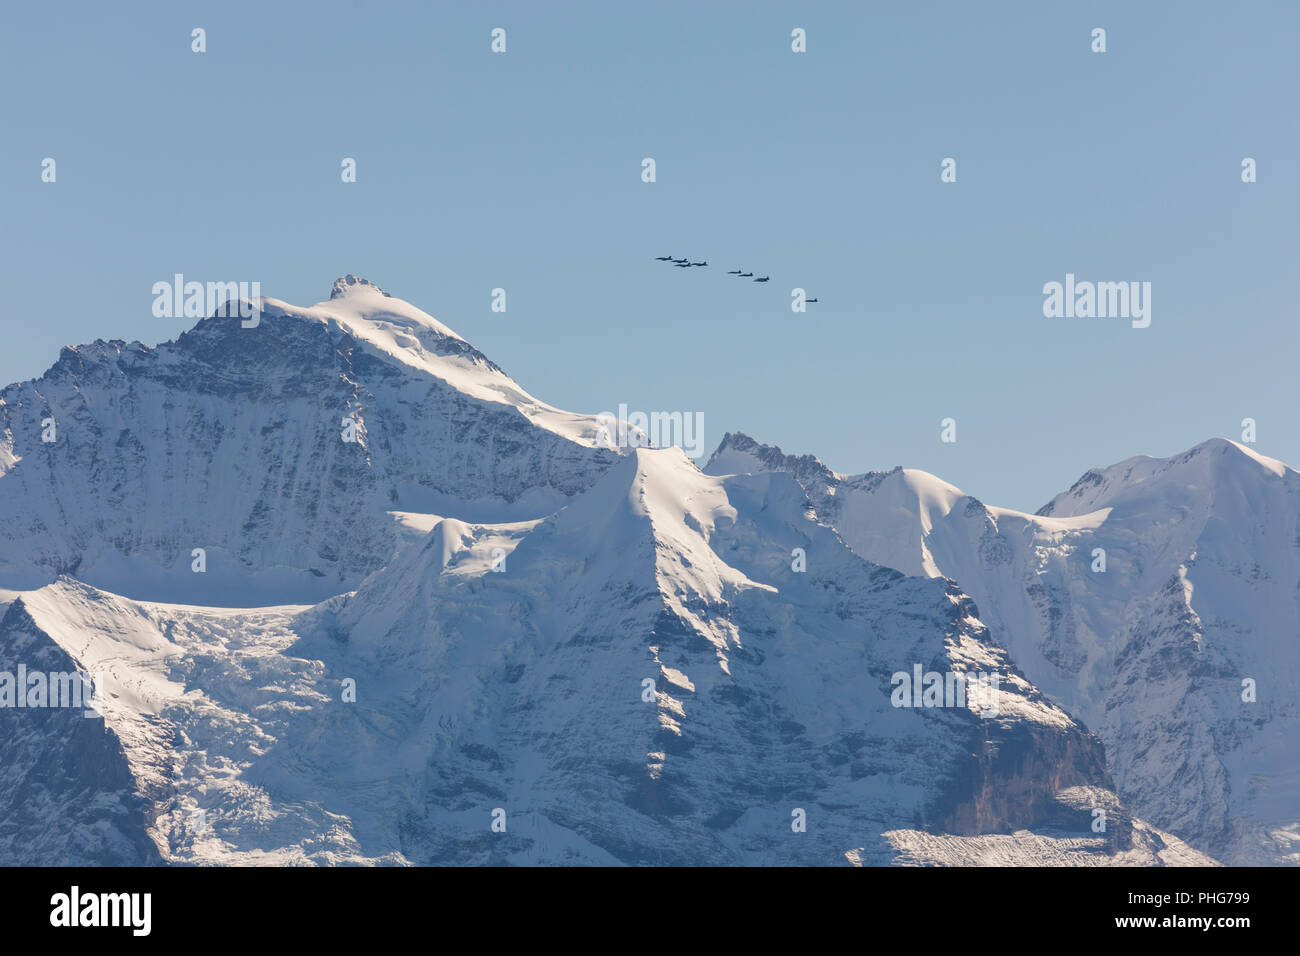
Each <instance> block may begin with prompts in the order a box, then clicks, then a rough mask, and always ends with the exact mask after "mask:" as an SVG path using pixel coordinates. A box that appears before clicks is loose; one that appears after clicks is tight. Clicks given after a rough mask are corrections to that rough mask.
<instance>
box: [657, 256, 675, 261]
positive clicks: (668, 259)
mask: <svg viewBox="0 0 1300 956" xmlns="http://www.w3.org/2000/svg"><path fill="white" fill-rule="evenodd" d="M672 260H673V257H672V256H655V261H656V262H672Z"/></svg>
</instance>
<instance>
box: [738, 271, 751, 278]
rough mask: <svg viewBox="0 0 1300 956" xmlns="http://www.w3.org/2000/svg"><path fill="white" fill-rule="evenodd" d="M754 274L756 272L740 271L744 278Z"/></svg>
mask: <svg viewBox="0 0 1300 956" xmlns="http://www.w3.org/2000/svg"><path fill="white" fill-rule="evenodd" d="M753 274H754V273H752V272H742V273H740V277H741V278H742V279H748V278H749V277H750V276H752V275H753Z"/></svg>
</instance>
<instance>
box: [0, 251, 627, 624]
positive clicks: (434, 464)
mask: <svg viewBox="0 0 1300 956" xmlns="http://www.w3.org/2000/svg"><path fill="white" fill-rule="evenodd" d="M260 305H261V313H260V321H259V322H258V324H257V325H256V327H253V328H245V327H244V324H243V322H241V320H240V319H239V318H238V317H233V318H221V317H216V316H214V317H211V318H207V319H204V320H202V321H201V322H199V323H198V325H197V326H196V327H195V328H194V329H192V330H190V331H188V332H186V333H184V334H183V335H181V336H180V337H179V338H178V339H177V340H176V341H175V342H169V343H166V344H163V345H160V346H158V347H157V348H149V347H147V346H145V345H142V344H140V343H138V342H134V343H130V344H128V343H125V342H122V341H111V342H103V341H97V342H95V343H94V344H92V345H88V346H81V347H79V348H65V349H64V350H63V351H62V353H61V355H60V356H59V361H58V362H57V363H55V365H54V366H53V367H52V368H51V369H50V370H49V371H48V372H46V373H45V375H44V376H42V377H41V378H39V379H37V380H35V381H32V382H25V383H22V384H19V385H12V386H10V387H8V388H6V389H4V390H3V391H0V588H26V587H33V586H37V585H39V584H44V583H47V582H49V581H50V580H51V579H52V578H53V577H54V575H56V574H61V573H62V574H71V575H75V576H76V577H77V578H78V579H80V580H83V581H87V582H90V583H94V584H98V585H101V586H103V587H105V588H107V589H109V590H113V591H117V592H119V593H123V594H130V595H133V596H139V597H152V598H155V599H156V598H159V597H163V598H165V599H167V600H177V601H188V602H194V603H211V604H238V603H242V604H245V605H249V604H256V603H283V602H284V601H286V600H307V601H314V600H320V599H322V598H325V597H328V596H330V595H333V594H337V593H338V592H339V591H341V590H344V589H346V588H349V587H354V586H355V585H356V584H358V583H359V582H360V581H361V579H362V578H363V577H365V575H367V574H369V573H370V572H372V571H375V570H377V569H378V568H381V567H383V566H384V565H385V564H386V563H387V562H388V560H389V558H390V557H391V556H392V554H393V552H394V550H395V549H396V548H397V546H398V544H399V543H400V541H401V540H402V537H403V532H404V530H405V529H406V528H407V527H409V526H410V523H411V521H414V524H415V526H416V527H417V528H418V527H421V526H423V524H427V522H423V523H422V522H421V520H420V519H419V518H418V517H414V518H411V517H408V516H409V515H410V514H411V513H415V515H417V516H418V514H420V513H428V512H433V513H436V514H438V515H457V516H461V517H467V518H480V519H481V518H487V519H489V520H501V519H502V518H503V517H513V518H528V517H539V516H541V515H544V514H547V513H549V512H551V511H553V510H555V508H556V507H558V506H559V505H560V504H561V503H562V502H563V501H565V500H566V499H567V498H568V497H570V496H572V495H573V494H575V493H577V492H579V491H582V490H584V489H585V488H587V487H589V486H590V484H591V482H592V481H594V480H595V479H596V478H597V477H599V475H600V474H601V473H603V471H604V470H605V469H606V468H608V467H609V466H610V464H611V463H612V462H613V461H614V460H615V459H616V458H617V457H618V454H617V450H616V449H614V447H613V443H612V442H611V441H610V439H609V437H608V435H607V434H606V431H605V429H604V427H603V426H602V424H601V422H600V421H598V420H597V419H596V417H595V416H590V415H574V414H570V413H568V412H562V411H560V410H558V409H555V408H552V407H551V406H549V405H546V404H544V403H542V402H539V401H538V400H537V399H535V398H533V397H532V396H531V395H529V394H528V393H527V392H526V391H524V390H523V389H522V388H520V387H519V386H518V385H517V384H515V383H514V382H513V381H512V380H511V379H510V378H509V377H507V376H506V374H505V373H504V372H502V371H501V369H500V368H498V367H497V366H496V365H495V364H493V363H492V362H491V361H490V360H489V359H487V357H486V356H484V355H482V354H481V353H480V352H479V351H478V350H477V349H475V348H474V347H473V346H471V345H470V344H469V343H468V342H466V341H465V340H464V339H462V338H461V337H460V336H458V335H457V334H456V333H455V332H453V331H451V330H450V329H449V328H447V327H446V326H445V325H443V324H442V323H440V322H438V321H437V320H436V319H434V318H433V317H432V316H430V315H427V314H426V313H424V312H422V311H420V310H419V309H417V308H415V307H414V306H411V305H409V304H408V303H406V302H403V301H402V300H400V299H396V298H393V297H391V296H388V295H386V294H385V293H384V292H382V291H381V290H380V289H379V288H378V287H377V286H375V285H373V284H371V283H369V282H367V281H365V280H362V279H357V278H356V277H355V276H346V277H344V278H343V279H340V280H338V281H337V282H335V284H334V288H333V291H332V294H331V297H330V299H329V300H328V301H326V302H321V303H319V304H317V305H315V306H312V307H311V308H298V307H296V306H291V305H288V304H287V303H284V302H281V301H279V300H277V299H263V300H261V301H260ZM345 432H348V433H349V437H353V438H355V440H354V441H344V440H342V436H343V435H344V433H345ZM44 439H52V440H44ZM196 548H202V549H204V551H205V555H206V558H205V560H206V571H205V572H204V573H202V574H196V573H193V572H192V570H191V567H192V564H193V561H194V558H193V551H194V549H196Z"/></svg>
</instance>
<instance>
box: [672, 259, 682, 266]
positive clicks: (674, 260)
mask: <svg viewBox="0 0 1300 956" xmlns="http://www.w3.org/2000/svg"><path fill="white" fill-rule="evenodd" d="M668 261H669V262H676V263H677V264H678V265H681V264H682V263H683V262H685V261H686V260H685V259H669V260H668Z"/></svg>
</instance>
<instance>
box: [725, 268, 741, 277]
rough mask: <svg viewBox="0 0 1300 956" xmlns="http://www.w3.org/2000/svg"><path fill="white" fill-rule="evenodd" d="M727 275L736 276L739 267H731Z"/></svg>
mask: <svg viewBox="0 0 1300 956" xmlns="http://www.w3.org/2000/svg"><path fill="white" fill-rule="evenodd" d="M727 275H729V276H738V275H740V270H739V269H732V270H731V271H730V272H728V273H727Z"/></svg>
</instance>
